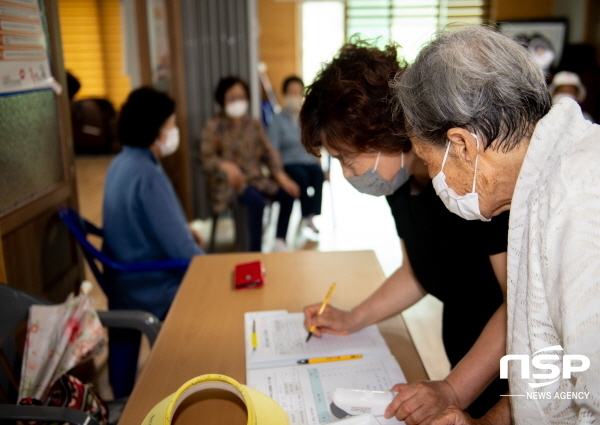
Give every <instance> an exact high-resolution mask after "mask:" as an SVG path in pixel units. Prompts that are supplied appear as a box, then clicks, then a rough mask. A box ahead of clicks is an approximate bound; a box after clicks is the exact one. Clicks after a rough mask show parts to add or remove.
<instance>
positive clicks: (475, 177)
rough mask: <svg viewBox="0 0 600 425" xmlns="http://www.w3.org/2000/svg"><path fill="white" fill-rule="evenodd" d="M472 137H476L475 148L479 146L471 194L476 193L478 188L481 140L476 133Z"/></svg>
mask: <svg viewBox="0 0 600 425" xmlns="http://www.w3.org/2000/svg"><path fill="white" fill-rule="evenodd" d="M471 135H472V136H473V137H475V144H476V145H475V146H477V155H476V156H475V172H474V173H473V189H472V190H471V193H474V192H475V189H476V187H477V166H478V165H479V138H478V137H477V134H475V133H471Z"/></svg>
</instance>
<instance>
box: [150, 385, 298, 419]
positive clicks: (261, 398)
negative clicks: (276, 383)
mask: <svg viewBox="0 0 600 425" xmlns="http://www.w3.org/2000/svg"><path fill="white" fill-rule="evenodd" d="M208 389H220V390H225V391H229V392H231V393H233V394H235V395H237V396H238V397H239V398H240V399H241V400H242V401H243V402H244V404H245V405H246V410H247V411H248V425H289V420H288V417H287V415H286V413H285V412H284V411H283V409H282V408H281V406H280V405H279V404H277V402H276V401H275V400H273V399H272V398H271V397H269V396H268V395H266V394H263V393H261V392H260V391H258V390H255V389H254V388H250V387H248V386H246V385H243V384H240V383H239V382H237V381H236V380H235V379H232V378H230V377H228V376H225V375H214V374H210V375H202V376H198V377H196V378H194V379H190V380H189V381H187V382H186V383H185V384H183V385H182V386H181V387H179V389H178V390H177V391H176V392H175V393H174V394H171V395H170V396H168V397H167V398H165V399H164V400H163V401H161V402H160V403H158V404H157V405H156V406H154V407H153V408H152V410H151V411H150V413H148V415H146V418H145V419H144V422H142V425H171V420H172V419H173V415H174V414H175V411H176V410H177V408H178V407H179V405H180V404H181V402H182V401H183V400H185V399H186V398H188V397H189V396H190V395H192V394H194V393H197V392H198V391H202V390H208Z"/></svg>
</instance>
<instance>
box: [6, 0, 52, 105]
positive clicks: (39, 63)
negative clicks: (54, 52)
mask: <svg viewBox="0 0 600 425" xmlns="http://www.w3.org/2000/svg"><path fill="white" fill-rule="evenodd" d="M42 22H43V21H42V15H41V12H40V8H39V4H38V0H2V1H1V2H0V94H4V93H14V92H23V91H28V90H36V89H39V88H44V87H51V86H52V85H53V83H54V79H53V78H52V74H51V72H50V63H49V60H48V54H47V45H48V42H47V40H46V35H45V32H44V26H43V23H42Z"/></svg>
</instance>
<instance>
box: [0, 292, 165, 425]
mask: <svg viewBox="0 0 600 425" xmlns="http://www.w3.org/2000/svg"><path fill="white" fill-rule="evenodd" d="M33 304H43V305H51V304H52V303H50V302H49V301H47V300H45V299H42V298H39V297H36V296H34V295H32V294H29V293H27V292H24V291H21V290H19V289H17V288H13V287H11V286H8V285H6V284H3V283H0V400H1V402H2V404H0V421H2V420H11V421H51V422H60V423H63V422H67V423H72V424H82V425H83V424H87V425H98V422H97V421H96V420H95V419H94V418H92V417H91V416H89V415H87V414H86V413H84V412H82V411H80V410H76V409H72V408H68V407H42V406H18V405H15V403H16V402H17V400H16V399H17V392H18V380H19V377H20V374H21V362H22V358H21V355H20V353H19V349H18V348H19V347H18V345H17V340H18V336H19V330H20V329H24V326H25V324H26V321H27V317H28V316H29V307H30V306H31V305H33ZM98 315H99V317H100V320H101V322H102V324H103V325H104V326H107V327H111V328H120V329H136V330H138V331H141V332H142V333H144V334H145V335H146V336H147V337H148V340H149V341H150V345H151V346H152V344H154V341H155V340H156V337H157V336H158V332H159V330H160V322H159V320H158V319H157V318H156V316H154V315H152V314H150V313H147V312H144V311H136V310H113V311H99V312H98ZM123 403H124V401H123V400H116V401H113V402H110V401H109V402H108V403H107V404H108V406H109V412H110V411H111V410H112V411H113V413H114V412H119V411H120V410H122V407H123ZM117 420H118V417H114V415H111V416H110V417H109V423H116V421H117Z"/></svg>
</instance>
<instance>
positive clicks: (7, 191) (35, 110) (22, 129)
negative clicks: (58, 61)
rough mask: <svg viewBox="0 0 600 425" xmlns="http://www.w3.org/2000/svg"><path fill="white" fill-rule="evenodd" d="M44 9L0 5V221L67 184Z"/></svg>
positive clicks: (33, 1)
mask: <svg viewBox="0 0 600 425" xmlns="http://www.w3.org/2000/svg"><path fill="white" fill-rule="evenodd" d="M44 7H45V6H44V3H43V2H38V0H12V1H5V0H2V1H1V2H0V40H1V45H0V58H2V59H1V60H0V79H1V81H0V117H1V119H0V217H3V216H4V215H6V214H7V213H9V212H10V211H12V210H14V209H16V208H17V207H19V206H21V205H24V204H26V203H27V202H30V201H31V200H33V199H36V198H37V197H39V196H40V195H41V194H44V193H47V192H48V191H50V190H51V189H52V188H53V187H55V186H56V185H57V184H59V183H61V182H63V181H65V179H66V177H65V171H64V158H63V154H62V147H61V131H60V122H59V113H58V103H57V95H56V93H55V92H54V91H53V90H51V89H49V88H47V87H48V86H49V85H50V84H52V81H53V78H52V74H51V71H50V70H51V68H50V63H51V60H52V58H51V57H50V49H49V45H48V29H47V23H46V18H45V16H46V15H45V13H44V12H45V10H44ZM26 34H27V35H26ZM26 41H30V42H31V44H30V45H28V46H25V44H18V43H25V42H26ZM19 52H21V53H19ZM7 58H12V59H10V60H8V59H7ZM34 58H35V60H34ZM19 67H22V69H23V72H21V71H20V70H17V71H15V72H16V73H14V72H13V71H14V70H15V69H18V68H19ZM19 69H21V68H19Z"/></svg>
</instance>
